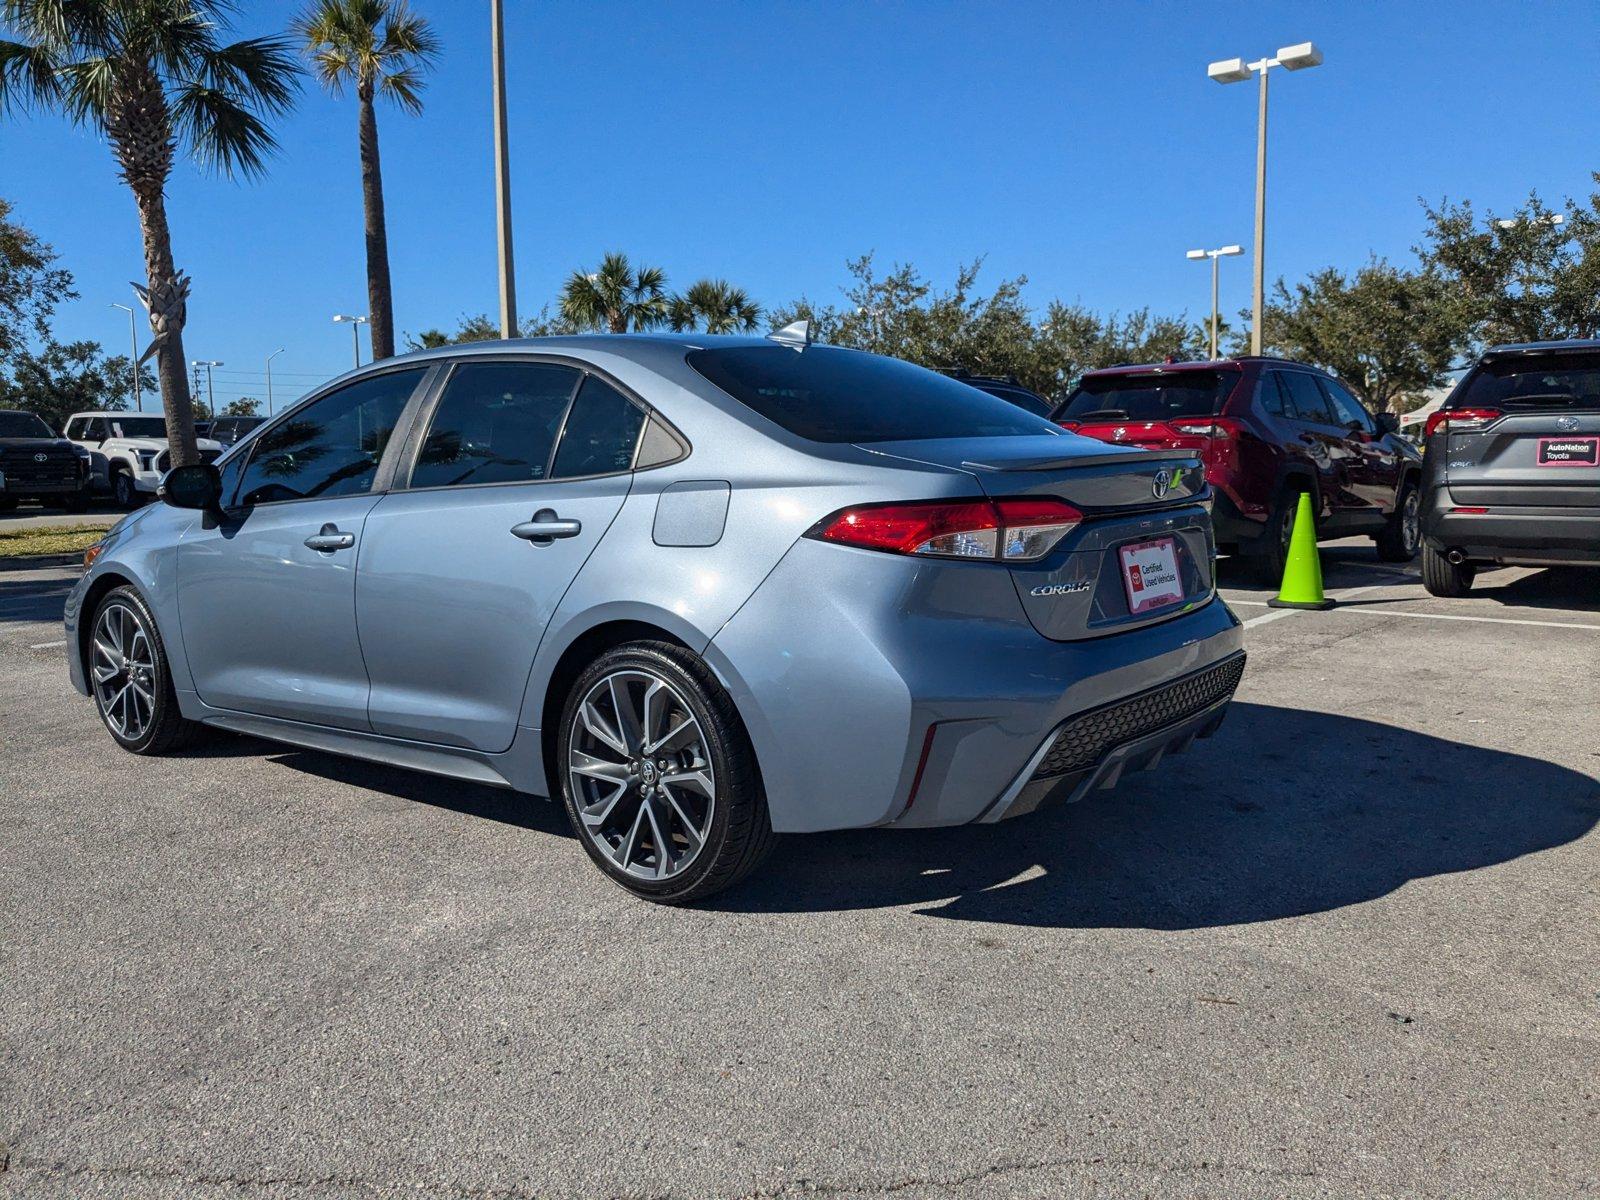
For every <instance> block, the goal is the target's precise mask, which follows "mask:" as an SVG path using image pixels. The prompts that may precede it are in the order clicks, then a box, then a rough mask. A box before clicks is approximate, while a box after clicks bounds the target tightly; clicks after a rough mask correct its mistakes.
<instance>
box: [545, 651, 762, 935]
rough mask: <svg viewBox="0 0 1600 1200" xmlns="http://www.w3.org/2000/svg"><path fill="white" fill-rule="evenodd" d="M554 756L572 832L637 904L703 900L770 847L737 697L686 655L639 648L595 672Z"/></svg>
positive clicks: (572, 707)
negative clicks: (638, 898) (639, 899)
mask: <svg viewBox="0 0 1600 1200" xmlns="http://www.w3.org/2000/svg"><path fill="white" fill-rule="evenodd" d="M556 747H557V750H556V753H557V756H558V758H557V764H556V767H557V770H559V772H560V776H561V779H560V787H561V796H562V801H563V803H564V804H565V806H566V810H567V817H568V819H569V820H570V821H571V823H572V828H573V831H574V832H575V833H576V834H577V836H578V840H579V841H581V842H582V843H583V847H584V849H585V850H586V851H588V853H589V857H590V858H591V859H593V860H594V862H595V865H596V866H598V867H599V868H600V869H601V870H602V871H604V872H605V873H606V875H608V876H609V877H610V878H611V879H612V880H613V881H614V882H616V883H618V884H621V885H622V886H623V887H625V888H627V889H628V891H630V892H632V893H633V894H634V895H636V896H641V897H643V898H644V899H646V900H654V901H656V902H657V903H661V904H686V903H689V902H691V901H694V900H699V899H702V898H704V897H706V896H709V895H711V894H712V893H714V892H719V891H721V890H722V889H723V888H726V887H729V886H731V885H732V884H734V883H736V882H738V881H739V880H740V879H742V878H743V877H744V876H745V875H747V874H748V873H749V872H750V871H751V870H753V869H754V868H755V866H756V865H757V864H758V863H759V862H760V861H761V859H762V858H764V857H765V856H766V853H767V851H768V850H769V849H770V848H771V845H772V842H773V838H774V835H773V832H772V823H771V821H770V819H769V817H768V815H767V802H766V796H765V795H764V794H763V792H762V790H761V779H760V775H759V773H758V772H757V770H756V761H755V752H754V750H753V749H752V748H751V745H750V739H749V737H748V736H747V735H746V734H745V731H744V727H743V725H742V723H741V722H740V720H739V716H738V713H737V712H736V711H735V709H734V707H733V701H732V699H731V698H730V697H729V696H728V693H727V692H726V691H725V690H724V689H723V688H722V686H721V684H719V683H718V682H717V680H716V678H715V676H713V675H712V674H711V671H710V670H709V669H708V668H707V667H706V665H705V663H704V662H702V661H701V660H700V659H699V658H698V657H697V656H696V655H694V654H692V653H690V652H689V651H688V650H686V649H684V648H683V647H681V646H676V645H673V644H671V643H668V642H631V643H629V644H627V645H624V646H619V647H617V648H616V649H614V650H611V651H608V652H607V653H606V654H604V655H602V656H601V657H600V658H599V659H597V660H596V661H595V662H593V663H591V664H590V666H589V668H588V669H587V670H586V671H584V672H583V674H582V675H580V676H579V677H578V680H577V682H576V683H575V684H574V685H573V688H572V691H571V692H570V693H569V694H568V696H567V701H566V705H565V707H564V710H563V712H562V716H561V725H560V728H559V731H558V734H557V741H556Z"/></svg>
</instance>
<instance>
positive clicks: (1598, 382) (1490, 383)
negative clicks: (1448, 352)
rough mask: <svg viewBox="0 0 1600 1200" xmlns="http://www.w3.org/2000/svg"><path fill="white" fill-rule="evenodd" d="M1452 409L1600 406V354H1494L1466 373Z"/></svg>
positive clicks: (1533, 409) (1452, 398)
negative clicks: (1492, 357)
mask: <svg viewBox="0 0 1600 1200" xmlns="http://www.w3.org/2000/svg"><path fill="white" fill-rule="evenodd" d="M1446 407H1447V408H1504V409H1519V410H1524V411H1532V412H1538V411H1541V410H1546V409H1566V408H1600V354H1552V355H1537V356H1535V355H1527V356H1521V355H1518V356H1516V357H1511V358H1498V359H1490V360H1489V361H1488V362H1486V363H1480V364H1479V365H1478V367H1477V369H1476V370H1474V371H1473V372H1472V374H1471V375H1469V376H1467V378H1466V380H1465V381H1464V382H1463V383H1462V385H1461V387H1460V388H1458V389H1457V390H1456V392H1455V394H1454V395H1453V396H1451V397H1450V402H1449V404H1447V405H1446Z"/></svg>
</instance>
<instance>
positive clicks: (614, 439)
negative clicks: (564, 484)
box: [554, 375, 644, 479]
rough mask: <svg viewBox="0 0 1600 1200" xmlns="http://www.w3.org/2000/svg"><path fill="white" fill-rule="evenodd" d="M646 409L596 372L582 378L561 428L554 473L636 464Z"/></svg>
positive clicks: (607, 470) (565, 475)
mask: <svg viewBox="0 0 1600 1200" xmlns="http://www.w3.org/2000/svg"><path fill="white" fill-rule="evenodd" d="M643 427H644V410H643V409H641V408H640V407H639V406H638V405H637V404H635V403H633V401H631V400H629V399H628V398H627V397H626V396H624V395H623V394H622V393H621V392H619V391H617V389H616V388H614V387H611V386H610V385H609V384H606V383H602V382H601V381H600V380H598V379H596V378H595V377H594V376H593V375H591V376H589V377H588V378H587V379H585V380H584V381H583V387H582V388H581V389H579V391H578V398H577V399H576V400H574V401H573V402H572V413H571V415H569V416H568V417H567V425H566V428H565V429H563V430H562V431H561V448H560V449H559V450H557V451H556V466H555V472H554V474H555V476H556V478H558V479H570V478H573V477H574V476H579V475H610V474H612V473H614V472H617V471H626V470H628V468H629V467H631V466H633V448H634V447H635V446H636V445H638V443H639V430H640V429H642V428H643Z"/></svg>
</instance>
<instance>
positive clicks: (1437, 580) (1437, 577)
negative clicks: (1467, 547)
mask: <svg viewBox="0 0 1600 1200" xmlns="http://www.w3.org/2000/svg"><path fill="white" fill-rule="evenodd" d="M1477 574H1478V572H1477V570H1476V569H1475V568H1474V567H1472V566H1471V565H1470V564H1468V563H1453V562H1451V561H1450V560H1449V559H1448V558H1446V557H1445V556H1444V555H1443V554H1441V553H1440V552H1439V551H1437V550H1435V549H1434V548H1433V547H1432V546H1424V547H1423V548H1422V586H1423V587H1425V588H1427V589H1428V592H1429V594H1431V595H1434V596H1443V597H1445V598H1447V599H1456V598H1459V597H1461V596H1465V595H1466V594H1467V593H1468V592H1470V591H1471V590H1472V581H1473V579H1475V578H1476V577H1477Z"/></svg>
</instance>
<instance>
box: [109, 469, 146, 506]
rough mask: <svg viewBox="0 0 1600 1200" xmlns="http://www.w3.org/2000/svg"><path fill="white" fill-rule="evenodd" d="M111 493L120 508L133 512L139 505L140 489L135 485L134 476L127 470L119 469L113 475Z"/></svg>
mask: <svg viewBox="0 0 1600 1200" xmlns="http://www.w3.org/2000/svg"><path fill="white" fill-rule="evenodd" d="M111 495H112V497H113V498H114V499H115V500H116V502H117V507H118V508H121V509H125V510H127V511H129V512H132V511H133V510H134V509H136V508H138V507H139V503H140V500H139V489H138V488H136V487H134V486H133V476H132V475H130V474H129V473H128V472H126V471H118V472H117V473H116V474H114V475H113V476H112V477H111Z"/></svg>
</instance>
